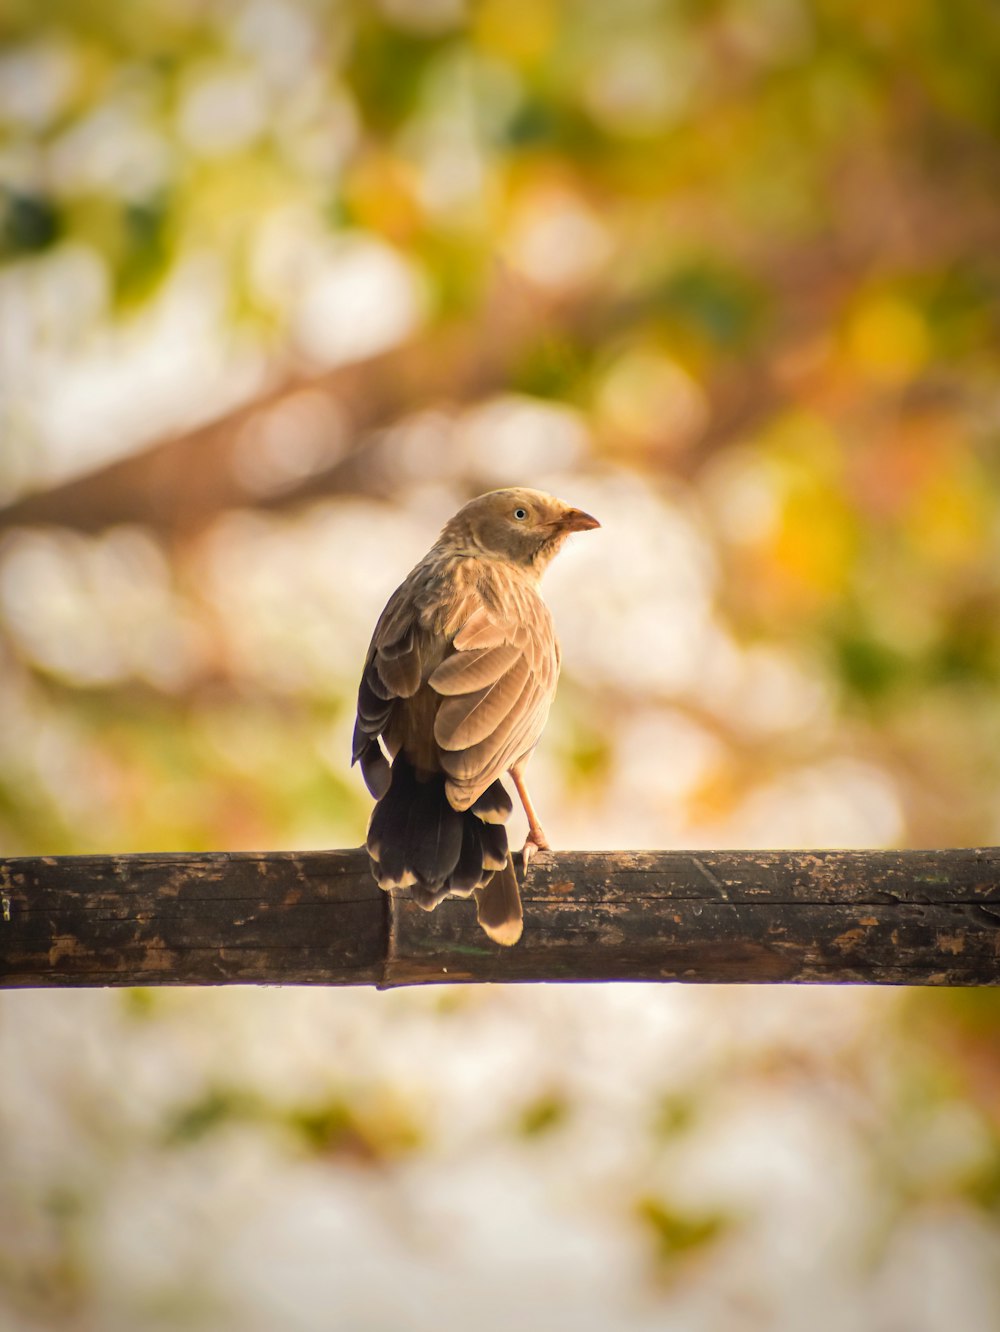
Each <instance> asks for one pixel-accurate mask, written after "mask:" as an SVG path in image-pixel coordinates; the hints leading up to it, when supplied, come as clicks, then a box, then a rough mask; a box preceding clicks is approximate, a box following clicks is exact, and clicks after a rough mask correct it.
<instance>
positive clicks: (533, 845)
mask: <svg viewBox="0 0 1000 1332" xmlns="http://www.w3.org/2000/svg"><path fill="white" fill-rule="evenodd" d="M548 850H549V844H548V842H547V841H546V840H545V834H544V833H543V832H542V830H541V828H535V829H533V830H532V831H531V832H529V833H528V840H527V841H526V842H525V844H524V846H523V847H522V848H521V865H522V868H523V869H524V872H525V874H527V872H528V866H529V865H530V864H531V861H532V858H533V857H534V855H535V853H536V852H538V851H548Z"/></svg>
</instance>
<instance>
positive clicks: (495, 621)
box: [427, 594, 559, 809]
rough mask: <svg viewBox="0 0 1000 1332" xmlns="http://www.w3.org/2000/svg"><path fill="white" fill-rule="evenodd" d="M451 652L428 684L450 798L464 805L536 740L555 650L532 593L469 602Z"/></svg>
mask: <svg viewBox="0 0 1000 1332" xmlns="http://www.w3.org/2000/svg"><path fill="white" fill-rule="evenodd" d="M465 609H466V610H467V611H468V613H467V614H465V615H464V617H463V619H462V622H461V624H460V625H459V627H458V629H457V631H456V632H455V634H454V637H453V638H452V640H451V647H452V652H451V653H450V654H449V655H448V656H446V657H445V658H444V660H443V661H442V662H441V663H440V665H438V666H436V667H435V669H434V670H433V671H432V672H431V673H430V675H429V676H428V679H427V683H428V684H429V685H430V688H431V689H432V690H433V691H434V693H435V694H436V695H438V696H439V697H440V700H441V701H440V704H439V706H438V708H437V713H436V716H435V719H434V739H435V741H436V742H437V747H438V754H439V759H440V763H441V767H442V768H443V769H444V771H445V772H446V773H447V775H448V778H449V781H448V796H449V799H450V800H451V803H452V804H453V805H454V806H455V808H456V809H465V808H468V806H469V805H471V804H472V803H473V802H474V801H475V800H476V798H477V797H478V796H479V795H480V794H481V793H482V792H483V791H484V790H485V789H486V788H487V787H488V786H489V785H490V784H491V783H492V782H494V781H495V780H496V779H497V778H498V777H500V776H501V775H502V774H503V773H504V772H505V771H506V770H507V769H508V768H509V767H511V766H512V764H514V763H516V762H517V761H518V759H520V758H522V757H523V756H524V755H525V754H528V753H530V751H531V750H532V749H533V748H534V747H535V745H536V744H537V743H538V738H539V736H540V735H541V733H542V727H543V726H544V725H545V719H546V717H547V716H548V711H549V706H550V704H551V702H552V696H553V694H554V692H555V687H556V679H557V676H558V673H559V656H558V648H557V646H556V640H555V633H554V631H553V628H552V619H551V617H550V615H549V612H548V608H547V607H546V606H545V603H544V602H543V601H542V600H541V598H540V597H539V596H537V594H532V595H531V596H530V597H528V598H526V597H525V596H523V595H521V596H519V597H515V598H512V599H511V601H510V604H509V605H508V603H507V600H506V599H504V600H503V602H500V601H499V600H497V599H494V598H490V600H489V601H488V602H487V601H485V600H483V599H482V598H479V597H477V598H476V600H475V604H474V605H471V606H470V605H469V604H468V603H466V607H465Z"/></svg>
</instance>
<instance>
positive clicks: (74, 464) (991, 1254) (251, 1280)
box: [0, 0, 1000, 1332]
mask: <svg viewBox="0 0 1000 1332" xmlns="http://www.w3.org/2000/svg"><path fill="white" fill-rule="evenodd" d="M0 44H2V49H0V505H2V508H0V849H2V851H3V852H4V853H6V854H19V853H20V854H37V853H51V854H57V853H69V852H98V851H129V850H155V849H171V850H183V849H191V850H195V849H203V848H227V849H241V848H279V847H325V846H340V845H356V844H358V843H359V842H360V841H361V840H362V837H363V832H364V826H365V820H366V816H367V809H368V799H367V796H366V794H365V792H364V789H363V787H362V784H361V782H360V780H359V779H358V778H357V775H356V773H351V772H350V771H349V770H348V767H347V752H348V737H349V733H350V728H351V724H352V701H353V700H352V695H353V692H354V689H355V687H356V678H357V673H358V668H359V665H360V662H361V660H362V656H363V653H364V650H365V647H366V645H367V639H368V635H369V633H370V630H371V627H372V624H373V622H374V619H375V616H376V615H377V613H378V611H379V609H380V608H381V606H382V604H383V601H384V598H385V596H386V595H387V594H388V592H390V591H391V590H392V588H393V587H394V586H395V585H396V583H397V582H398V581H399V579H400V577H401V576H402V574H403V573H405V572H406V570H408V568H409V567H410V565H411V563H412V562H413V561H414V560H415V559H416V558H417V557H418V556H419V555H420V554H421V553H422V552H423V550H424V549H426V547H427V545H428V544H429V543H430V541H431V540H432V539H433V536H434V535H435V534H436V531H437V529H438V526H439V525H440V523H441V522H442V521H443V520H444V519H445V518H446V517H447V516H448V515H449V514H450V512H451V511H453V509H454V508H456V507H457V506H458V505H459V504H460V503H461V502H463V501H464V500H465V499H466V498H468V497H469V496H471V495H472V494H475V493H477V492H479V491H481V490H483V489H488V488H491V487H494V486H497V485H503V484H509V483H512V482H519V483H524V484H531V485H536V486H540V487H542V488H545V489H550V490H552V491H554V492H556V493H558V494H560V495H561V496H563V497H564V498H566V499H568V500H571V501H573V502H575V503H578V504H580V505H582V506H584V507H586V508H588V509H590V510H592V511H593V512H594V513H596V514H597V515H598V516H599V517H600V518H601V520H602V522H603V528H602V530H601V531H600V532H599V533H594V534H592V535H591V534H588V535H587V536H586V537H581V538H577V539H575V541H574V543H572V545H571V548H570V549H568V550H567V551H566V553H565V554H563V555H562V556H561V557H560V559H559V560H558V561H557V563H556V564H555V565H554V566H553V568H552V570H551V572H550V574H549V575H548V576H547V589H548V597H549V600H550V603H551V605H552V607H553V610H554V614H555V617H556V620H557V623H558V625H559V628H560V631H561V637H562V640H563V645H564V657H565V668H564V679H563V684H562V688H561V692H560V695H559V698H558V702H557V705H556V707H555V710H554V712H553V715H552V719H551V722H550V725H549V728H548V731H547V733H546V736H545V739H544V742H543V745H542V747H541V749H540V751H539V753H538V754H537V755H536V758H535V760H534V762H533V769H534V787H535V793H536V796H537V799H538V802H539V804H540V806H541V808H542V810H543V811H544V815H545V823H546V827H547V829H548V831H549V833H550V836H552V838H553V840H554V842H555V844H556V845H558V846H562V847H576V848H581V849H582V848H601V847H639V846H653V847H656V846H659V847H673V846H700V847H719V846H745V847H764V846H845V845H854V846H906V845H910V846H927V845H949V844H950V845H961V844H976V843H982V844H986V843H990V844H992V843H997V842H1000V807H998V792H1000V693H998V689H997V685H998V673H1000V510H998V500H1000V453H998V444H1000V79H998V76H997V71H998V69H1000V11H998V10H997V8H996V6H995V5H993V4H992V3H990V0H948V3H942V2H941V0H882V3H879V4H872V3H870V2H869V3H857V2H855V0H759V2H758V3H755V4H752V5H750V4H745V3H742V0H617V2H616V3H615V4H606V3H602V0H482V2H477V3H472V2H471V0H470V3H463V2H462V0H379V3H374V0H372V2H370V3H362V2H361V0H356V2H355V3H350V2H349V0H344V2H343V3H320V0H134V2H133V3H129V4H120V3H117V2H116V0H88V3H86V4H79V3H75V2H74V0H43V2H42V3H39V0H7V3H6V4H5V5H4V8H3V13H2V17H0ZM518 831H521V829H518ZM446 909H453V910H462V909H467V908H465V907H463V906H462V905H461V904H454V905H452V906H451V907H450V908H446ZM527 928H528V929H530V928H531V922H530V920H529V921H528V922H527ZM0 1069H2V1072H0V1235H2V1236H3V1242H2V1245H0V1325H2V1326H3V1327H4V1328H5V1329H6V1328H10V1329H12V1330H15V1332H34V1330H36V1329H49V1328H52V1329H66V1332H76V1330H77V1329H79V1330H80V1332H88V1330H90V1329H95V1330H98V1332H118V1330H119V1329H121V1332H136V1330H139V1332H146V1329H150V1330H154V1329H155V1330H156V1332H159V1330H160V1329H163V1332H167V1330H169V1329H188V1328H190V1329H205V1330H206V1332H226V1330H227V1329H236V1328H239V1329H241V1332H257V1330H258V1329H259V1332H273V1330H274V1329H279V1328H280V1329H282V1332H285V1330H286V1329H287V1330H288V1332H299V1330H301V1332H313V1330H314V1329H315V1330H316V1332H320V1330H321V1329H330V1328H336V1329H341V1328H343V1329H350V1332H354V1330H355V1329H357V1330H358V1332H382V1330H383V1329H385V1330H387V1332H388V1330H389V1329H391V1330H392V1332H398V1330H399V1329H406V1330H407V1332H410V1330H411V1329H412V1330H413V1332H424V1329H428V1330H429V1329H431V1328H433V1329H435V1332H451V1330H452V1329H455V1330H456V1332H457V1330H458V1329H462V1330H463V1332H464V1330H465V1329H467V1328H468V1327H469V1326H470V1325H474V1326H476V1327H479V1328H482V1329H484V1332H492V1329H501V1328H506V1327H509V1326H511V1325H512V1324H513V1323H514V1322H515V1321H517V1322H524V1321H525V1320H528V1321H532V1322H535V1323H537V1324H538V1325H544V1326H546V1327H548V1328H551V1329H555V1330H556V1332H558V1330H559V1329H570V1328H573V1329H579V1330H580V1332H589V1330H590V1329H604V1328H608V1327H616V1328H622V1329H625V1330H626V1332H631V1330H632V1329H635V1330H636V1332H639V1330H640V1329H653V1328H656V1329H661V1328H669V1329H679V1330H680V1329H683V1330H684V1332H688V1330H691V1332H702V1330H703V1329H704V1330H706V1332H752V1330H756V1329H762V1330H763V1329H769V1330H770V1329H776V1330H777V1332H783V1330H785V1329H787V1332H798V1330H799V1329H802V1328H804V1327H809V1328H811V1329H818V1330H819V1332H826V1330H829V1332H840V1329H844V1332H847V1329H850V1330H851V1332H869V1330H870V1332H932V1330H934V1332H936V1330H937V1329H944V1328H948V1329H951V1328H952V1327H956V1326H958V1327H962V1328H965V1329H969V1330H970V1332H979V1330H980V1329H982V1330H984V1332H986V1330H988V1329H989V1330H992V1329H995V1328H997V1327H1000V1006H998V1004H997V1001H996V999H995V998H994V996H993V995H992V994H991V993H990V992H987V991H978V992H968V993H959V992H952V993H934V992H918V991H913V992H906V991H896V992H890V991H882V992H877V991H866V990H864V989H849V988H829V989H826V988H813V989H807V988H799V989H796V988H794V987H773V988H770V989H766V988H761V989H742V990H741V989H737V988H717V989H714V988H704V989H698V988H696V987H681V986H677V987H674V986H662V987H651V986H605V987H555V986H553V987H545V986H537V987H524V988H520V989H517V988H511V989H509V990H505V989H503V988H496V989H492V988H488V987H476V988H469V989H461V988H457V987H456V988H444V989H436V990H426V991H420V992H410V993H403V992H398V993H391V994H376V993H374V992H368V991H357V992H350V991H341V992H335V991H330V992H326V991H322V990H294V989H288V990H281V989H259V990H250V989H247V990H244V989H234V990H229V991H216V992H213V991H209V990H204V991H194V990H158V991H141V990H140V991H127V992H120V993H119V992H92V993H88V992H80V993H71V992H66V993H62V994H59V993H47V992H23V993H6V994H4V995H3V996H2V997H0Z"/></svg>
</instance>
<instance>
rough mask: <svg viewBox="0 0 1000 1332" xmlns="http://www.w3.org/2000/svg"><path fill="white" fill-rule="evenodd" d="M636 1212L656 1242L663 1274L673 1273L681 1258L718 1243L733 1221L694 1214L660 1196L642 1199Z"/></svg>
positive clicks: (636, 1206)
mask: <svg viewBox="0 0 1000 1332" xmlns="http://www.w3.org/2000/svg"><path fill="white" fill-rule="evenodd" d="M635 1213H636V1216H637V1217H638V1219H639V1220H640V1221H641V1222H642V1223H643V1225H644V1226H645V1227H646V1229H647V1230H648V1232H649V1234H650V1236H651V1237H652V1239H653V1241H654V1249H655V1254H656V1261H657V1263H658V1265H659V1267H660V1269H661V1273H662V1274H666V1273H670V1274H671V1275H673V1269H674V1267H675V1265H676V1264H677V1263H678V1261H679V1260H680V1259H682V1258H686V1257H689V1256H690V1255H692V1254H695V1253H698V1252H700V1251H701V1250H702V1249H705V1248H707V1247H710V1246H711V1245H713V1244H715V1243H716V1242H717V1241H718V1240H719V1239H720V1237H721V1236H722V1235H723V1234H725V1232H726V1230H727V1228H728V1227H729V1225H730V1224H731V1222H730V1221H729V1219H728V1218H726V1217H724V1216H714V1215H713V1216H691V1215H689V1214H687V1213H685V1212H681V1211H678V1210H677V1209H676V1208H674V1207H672V1206H670V1205H669V1204H668V1203H666V1202H665V1201H664V1200H663V1199H662V1198H658V1197H647V1198H640V1199H639V1200H638V1202H637V1203H636V1205H635Z"/></svg>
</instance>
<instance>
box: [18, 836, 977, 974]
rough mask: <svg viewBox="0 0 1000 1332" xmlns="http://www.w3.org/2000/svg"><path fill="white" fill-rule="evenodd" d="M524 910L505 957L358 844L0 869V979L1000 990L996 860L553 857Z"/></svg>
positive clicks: (954, 856) (455, 912) (51, 861)
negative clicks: (853, 984)
mask: <svg viewBox="0 0 1000 1332" xmlns="http://www.w3.org/2000/svg"><path fill="white" fill-rule="evenodd" d="M524 906H525V932H524V938H523V939H522V941H521V943H520V944H518V945H517V946H516V947H514V948H511V949H501V948H498V947H496V946H495V945H493V944H491V943H490V941H489V940H488V939H487V938H486V936H485V935H484V934H483V933H482V931H481V930H480V929H479V927H478V926H477V924H476V920H475V911H474V909H473V907H472V904H471V903H468V902H452V901H449V902H445V903H444V904H443V905H442V906H441V907H440V908H439V909H438V910H437V911H435V912H434V913H433V914H430V915H428V914H426V913H425V912H423V911H421V910H419V909H418V908H417V907H416V906H414V905H413V904H412V903H411V902H410V901H409V900H408V899H407V898H406V897H405V896H400V897H392V898H390V897H389V896H387V895H386V894H384V893H382V892H380V891H379V889H378V888H377V887H376V886H375V883H374V882H373V880H372V878H371V874H370V872H369V869H368V861H367V857H366V855H365V853H364V852H363V851H360V850H358V851H310V852H301V853H297V852H274V853H255V852H249V853H239V854H236V853H234V854H229V853H227V852H216V853H212V854H204V855H186V854H175V855H122V856H60V857H51V856H41V857H22V858H18V859H10V860H0V985H5V986H36V985H46V986H48V985H68V986H81V985H226V984H248V983H256V984H272V985H303V984H304V985H379V986H393V985H415V984H424V983H428V982H435V981H606V980H630V981H640V980H642V981H659V980H683V981H726V982H729V981H746V982H755V983H756V982H773V981H861V982H867V983H871V984H878V985H996V984H1000V848H990V849H987V850H950V851H754V852H738V851H698V852H693V851H648V852H635V851H612V852H562V853H558V854H546V855H542V856H539V857H538V858H537V859H536V860H535V861H533V862H532V866H531V871H530V873H529V875H528V878H527V882H526V884H525V886H524Z"/></svg>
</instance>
